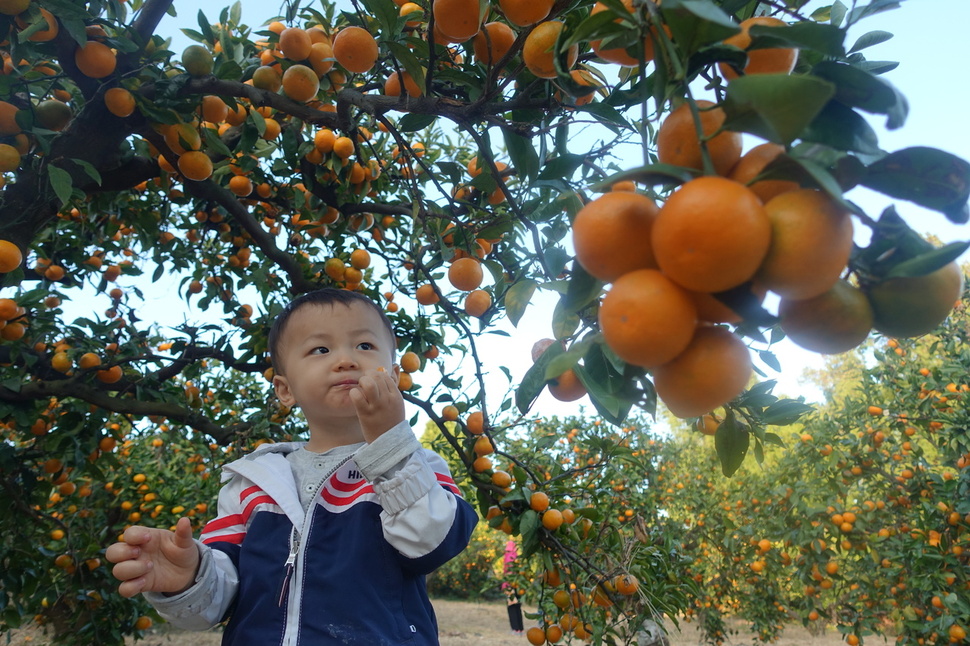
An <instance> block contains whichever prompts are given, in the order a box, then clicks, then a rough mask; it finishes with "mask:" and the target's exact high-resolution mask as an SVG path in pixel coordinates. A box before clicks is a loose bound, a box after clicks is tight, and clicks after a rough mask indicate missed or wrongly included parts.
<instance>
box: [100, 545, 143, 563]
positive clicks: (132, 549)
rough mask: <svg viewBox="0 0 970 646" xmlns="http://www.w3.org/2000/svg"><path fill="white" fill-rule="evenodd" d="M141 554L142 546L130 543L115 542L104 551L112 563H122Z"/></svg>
mask: <svg viewBox="0 0 970 646" xmlns="http://www.w3.org/2000/svg"><path fill="white" fill-rule="evenodd" d="M139 556H141V548H140V547H136V546H134V545H129V544H128V543H114V544H113V545H109V546H108V549H106V550H105V551H104V557H105V558H106V559H108V561H109V562H111V563H121V562H122V561H127V560H129V559H136V558H138V557H139Z"/></svg>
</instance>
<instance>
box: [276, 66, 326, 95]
mask: <svg viewBox="0 0 970 646" xmlns="http://www.w3.org/2000/svg"><path fill="white" fill-rule="evenodd" d="M319 91H320V77H318V76H317V73H316V72H314V71H313V70H312V69H311V68H309V67H307V66H306V65H290V66H289V67H288V68H286V71H285V72H283V94H285V95H286V96H288V97H290V98H291V99H293V100H294V101H299V102H300V103H305V102H307V101H309V100H310V99H312V98H314V97H315V96H316V95H317V92H319Z"/></svg>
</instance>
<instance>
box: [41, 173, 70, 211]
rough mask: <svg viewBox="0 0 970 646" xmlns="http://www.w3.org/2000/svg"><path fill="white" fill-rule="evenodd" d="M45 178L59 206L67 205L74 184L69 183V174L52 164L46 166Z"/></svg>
mask: <svg viewBox="0 0 970 646" xmlns="http://www.w3.org/2000/svg"><path fill="white" fill-rule="evenodd" d="M47 177H48V180H49V181H50V184H51V188H53V189H54V194H55V195H57V199H59V200H60V201H61V205H62V206H63V205H64V204H67V203H68V202H69V201H70V200H71V190H72V188H73V186H74V183H73V182H72V181H71V174H70V173H68V172H67V171H66V170H64V169H63V168H58V167H57V166H55V165H53V164H48V165H47Z"/></svg>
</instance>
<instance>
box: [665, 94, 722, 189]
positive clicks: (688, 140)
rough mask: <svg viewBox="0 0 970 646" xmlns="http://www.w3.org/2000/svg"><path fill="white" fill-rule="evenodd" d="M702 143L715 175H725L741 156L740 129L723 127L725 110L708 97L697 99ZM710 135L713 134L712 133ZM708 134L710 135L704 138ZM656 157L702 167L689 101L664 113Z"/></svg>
mask: <svg viewBox="0 0 970 646" xmlns="http://www.w3.org/2000/svg"><path fill="white" fill-rule="evenodd" d="M696 105H697V109H698V117H699V119H700V125H701V131H702V132H703V135H704V137H705V139H706V142H705V144H704V145H705V147H706V148H707V152H708V154H709V156H710V158H711V162H712V164H713V165H714V171H715V172H716V173H717V174H718V175H727V174H728V172H730V170H731V169H732V168H733V167H734V165H735V164H737V163H738V160H739V159H741V133H740V132H732V131H730V130H724V131H721V132H719V133H718V134H717V135H714V133H715V132H717V131H718V130H720V128H721V126H722V125H724V119H725V115H724V110H722V109H721V108H719V107H717V106H715V105H714V104H713V103H712V102H710V101H705V100H700V101H697V102H696ZM711 135H714V136H713V137H711ZM707 137H711V138H710V139H707ZM657 158H658V159H659V160H660V163H662V164H671V165H673V166H683V167H685V168H694V169H696V170H704V157H703V153H702V151H701V140H700V138H699V137H698V135H697V126H696V125H695V124H694V116H693V113H692V112H691V108H690V103H682V104H681V105H680V106H678V107H677V108H674V110H673V111H672V112H671V113H670V114H669V115H667V117H666V118H665V119H664V121H663V123H661V124H660V129H659V130H658V131H657Z"/></svg>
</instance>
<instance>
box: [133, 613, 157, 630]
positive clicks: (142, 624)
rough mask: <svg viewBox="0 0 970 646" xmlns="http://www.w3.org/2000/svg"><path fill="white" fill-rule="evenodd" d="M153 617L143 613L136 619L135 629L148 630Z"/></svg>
mask: <svg viewBox="0 0 970 646" xmlns="http://www.w3.org/2000/svg"><path fill="white" fill-rule="evenodd" d="M152 623H153V622H152V618H151V617H146V616H144V615H142V616H141V617H139V618H138V619H136V620H135V630H148V629H149V628H151V627H152Z"/></svg>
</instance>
